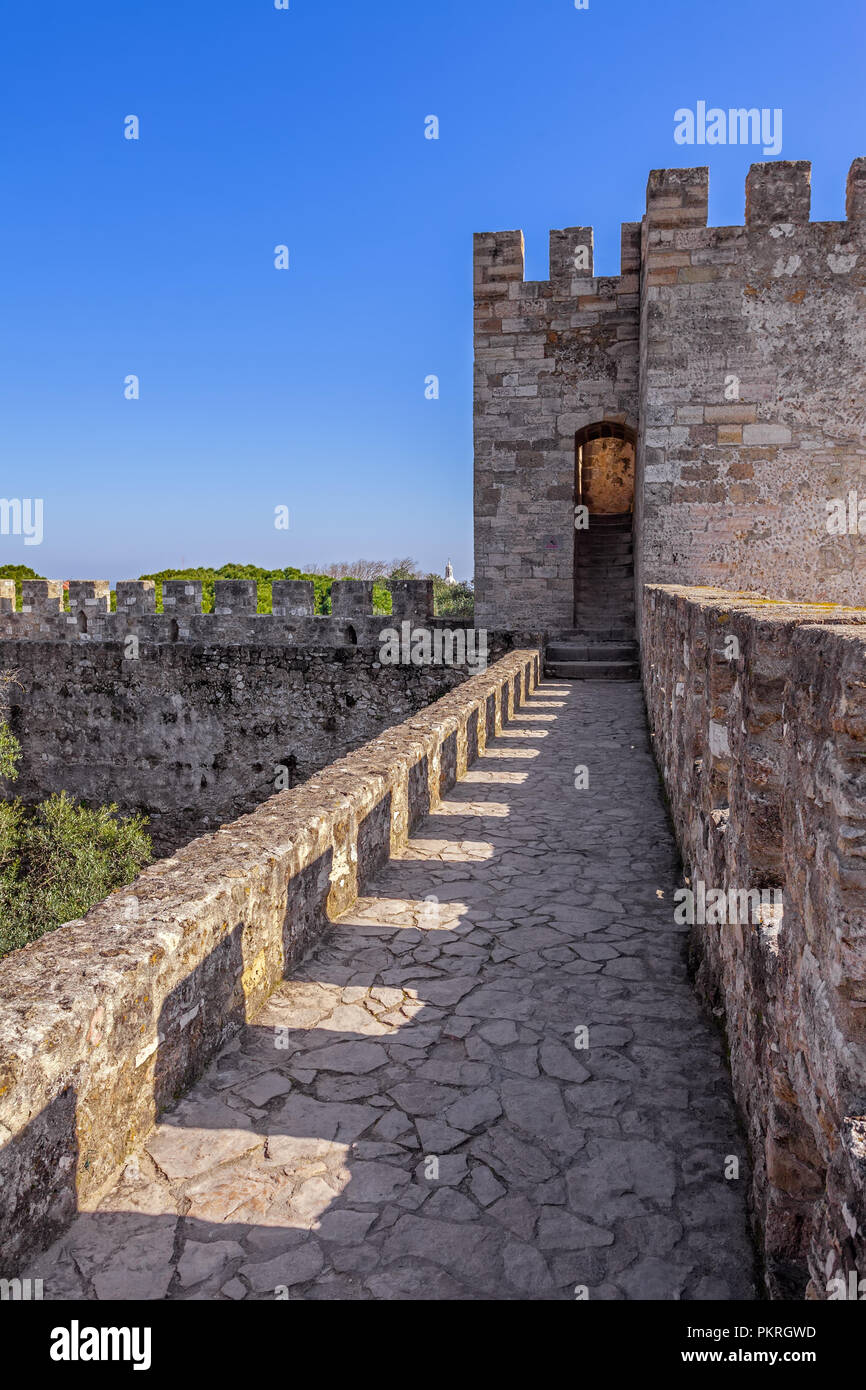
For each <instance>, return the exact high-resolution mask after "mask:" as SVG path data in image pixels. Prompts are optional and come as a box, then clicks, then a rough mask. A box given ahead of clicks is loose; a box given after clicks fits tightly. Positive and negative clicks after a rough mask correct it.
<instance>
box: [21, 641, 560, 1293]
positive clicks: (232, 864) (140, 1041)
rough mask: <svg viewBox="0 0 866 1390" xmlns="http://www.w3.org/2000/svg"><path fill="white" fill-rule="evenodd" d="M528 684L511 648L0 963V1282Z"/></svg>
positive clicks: (82, 1196)
mask: <svg viewBox="0 0 866 1390" xmlns="http://www.w3.org/2000/svg"><path fill="white" fill-rule="evenodd" d="M538 676H539V653H538V652H537V651H534V650H523V651H517V652H513V653H511V654H510V655H508V656H506V657H504V658H503V659H502V660H500V661H498V662H497V663H496V664H495V665H493V666H491V667H489V668H488V669H487V670H486V671H484V672H483V673H482V674H479V675H477V676H474V677H472V678H470V679H469V680H467V681H465V682H464V683H463V684H461V685H460V686H459V688H458V689H456V690H454V691H452V692H451V693H450V694H448V695H446V696H445V697H444V698H443V699H440V700H438V701H437V702H436V703H435V704H433V705H431V706H429V707H428V708H427V709H426V710H424V711H423V712H422V713H420V714H418V715H416V716H415V717H413V718H412V719H410V720H408V721H407V722H406V723H404V724H400V725H397V726H395V727H394V728H391V729H389V730H387V731H386V732H385V733H383V734H382V735H381V736H380V737H378V738H376V739H374V740H373V741H372V742H370V743H367V744H365V745H364V746H363V747H362V748H359V749H358V750H357V751H356V752H353V753H350V754H349V755H348V756H347V757H345V758H342V759H341V760H340V761H338V762H334V763H332V764H330V765H329V766H328V767H326V768H325V769H324V770H323V771H322V772H320V773H318V774H316V775H315V776H313V777H312V778H310V780H309V781H307V782H305V783H304V784H303V785H302V786H300V787H298V788H296V789H294V790H292V791H285V792H281V793H280V794H279V795H277V796H273V797H271V798H270V799H269V800H268V801H266V802H264V803H263V805H261V806H260V807H259V808H258V809H257V810H255V811H254V812H252V814H250V815H247V816H243V817H242V818H241V819H239V820H236V821H234V822H233V823H232V824H230V825H226V826H223V827H222V828H221V829H220V830H218V831H217V832H216V833H215V834H212V835H206V836H203V837H202V838H200V839H197V840H193V841H192V842H191V843H190V844H188V845H186V846H185V847H184V848H183V849H182V850H180V851H178V853H177V854H175V855H174V857H173V858H171V859H166V860H162V861H160V862H158V863H156V864H153V865H151V866H150V867H149V868H147V869H146V870H145V871H144V872H143V873H142V874H141V875H140V876H139V877H138V878H137V879H136V880H135V882H134V883H133V884H131V885H130V886H129V887H128V888H125V889H122V890H119V891H118V892H116V893H114V894H112V895H111V896H110V897H108V898H106V899H105V900H104V901H103V902H101V903H99V904H97V906H95V907H94V908H92V909H91V910H90V912H88V914H87V916H86V917H84V918H82V919H81V920H80V921H77V922H70V923H68V924H67V925H66V926H64V927H61V928H59V929H58V930H57V931H54V932H51V933H49V934H48V935H46V936H44V937H42V938H41V939H40V940H39V941H37V942H35V943H34V944H33V945H32V946H28V947H26V948H24V949H23V950H21V951H17V952H15V953H14V954H13V955H11V956H8V957H7V958H6V959H5V960H3V961H2V962H0V1146H2V1147H0V1275H6V1276H8V1275H10V1274H14V1273H15V1268H16V1267H17V1266H18V1265H20V1263H21V1262H22V1260H23V1259H24V1258H26V1257H27V1256H28V1255H30V1254H32V1253H33V1252H36V1251H38V1250H39V1249H42V1248H44V1246H45V1245H46V1244H48V1243H49V1242H50V1241H51V1240H52V1239H54V1238H55V1237H56V1235H57V1234H58V1233H59V1232H60V1231H62V1230H63V1228H64V1227H65V1226H66V1225H67V1224H68V1223H69V1221H70V1220H71V1219H72V1217H73V1216H74V1215H75V1212H76V1210H77V1209H78V1208H79V1206H80V1205H81V1204H82V1203H87V1204H92V1202H93V1201H94V1200H95V1199H96V1198H98V1195H99V1193H100V1192H101V1191H103V1190H105V1189H106V1187H107V1186H109V1185H110V1184H111V1183H112V1182H113V1181H114V1179H115V1177H116V1175H117V1173H118V1171H119V1169H120V1167H121V1165H122V1164H123V1162H124V1160H125V1159H126V1157H127V1156H128V1155H129V1154H130V1152H131V1151H132V1150H133V1149H134V1148H135V1147H136V1146H137V1145H138V1144H139V1143H140V1141H141V1139H142V1138H143V1137H144V1136H145V1135H146V1134H147V1132H148V1130H149V1129H150V1128H151V1127H152V1125H153V1124H154V1121H155V1119H156V1117H157V1115H158V1114H159V1112H160V1110H161V1109H163V1108H164V1107H165V1106H166V1105H167V1104H169V1103H170V1102H171V1101H173V1099H174V1098H175V1097H176V1096H178V1095H179V1094H180V1093H182V1092H183V1091H184V1090H185V1089H186V1088H187V1087H188V1086H189V1085H190V1084H191V1082H192V1081H193V1080H194V1079H195V1078H196V1077H198V1076H199V1075H200V1074H201V1073H202V1072H203V1070H204V1069H205V1067H206V1066H207V1064H208V1063H209V1061H210V1060H211V1058H213V1056H214V1055H215V1054H216V1052H217V1051H218V1050H219V1049H220V1047H221V1046H223V1044H224V1043H225V1042H226V1040H227V1039H228V1038H229V1037H230V1036H231V1035H232V1034H233V1033H234V1032H235V1031H237V1030H238V1029H240V1028H241V1027H242V1026H243V1024H244V1023H245V1022H246V1021H247V1020H249V1019H251V1018H252V1017H253V1016H254V1015H255V1013H256V1012H257V1010H258V1009H259V1008H260V1007H261V1005H262V1004H263V1003H264V1002H265V1000H266V999H267V997H268V995H269V994H270V992H271V991H272V990H273V989H274V988H276V986H277V985H278V984H279V983H280V981H281V980H282V979H283V978H284V976H285V974H286V971H287V969H288V968H289V967H290V966H291V964H292V963H293V962H294V961H296V960H297V959H298V958H299V956H300V955H302V954H303V953H304V952H305V951H306V950H308V949H309V947H310V946H311V945H312V944H313V942H314V941H315V940H316V938H317V936H318V935H319V933H320V932H321V931H322V930H323V929H324V927H325V926H326V924H327V923H328V921H330V920H332V919H333V918H335V917H337V916H338V915H339V914H340V913H342V912H345V911H347V910H348V909H349V908H350V907H351V905H352V903H353V902H354V900H355V898H356V896H357V894H358V892H359V891H361V889H362V887H363V885H364V883H365V881H366V880H368V879H369V877H370V876H371V875H372V874H373V873H374V872H375V871H376V870H377V869H378V868H379V866H380V865H381V864H382V863H384V862H385V860H386V859H387V858H388V856H389V855H390V854H391V853H393V852H394V851H396V850H398V849H399V848H400V847H401V846H403V845H405V844H406V841H407V838H408V836H409V833H410V829H411V827H412V826H413V825H414V824H415V823H416V822H417V821H419V820H420V819H421V818H422V817H424V816H425V815H426V814H427V813H428V812H429V811H430V810H431V809H433V808H435V806H436V805H437V803H438V802H439V799H440V797H441V796H442V795H443V793H444V792H445V791H447V789H448V788H450V787H451V786H452V785H453V784H454V782H455V781H456V780H457V779H458V778H459V777H460V776H461V775H462V774H463V773H464V771H465V770H466V768H467V767H468V765H469V764H470V763H472V762H473V761H474V760H475V758H476V757H477V756H478V755H479V753H481V752H482V751H483V749H484V747H485V744H486V742H487V740H488V739H489V738H490V737H491V736H492V735H493V734H494V733H495V732H496V731H497V730H498V729H499V728H500V727H501V726H502V724H503V723H505V722H507V720H508V719H509V717H510V716H511V715H512V713H513V712H514V709H515V707H516V706H517V705H519V704H520V703H521V702H522V701H523V700H524V699H525V698H526V696H527V695H528V694H529V693H530V692H531V690H533V689H534V687H535V685H536V683H537V681H538Z"/></svg>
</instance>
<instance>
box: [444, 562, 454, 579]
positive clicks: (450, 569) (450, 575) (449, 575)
mask: <svg viewBox="0 0 866 1390" xmlns="http://www.w3.org/2000/svg"><path fill="white" fill-rule="evenodd" d="M445 583H446V584H456V583H457V580H456V579H455V578H454V566H453V565H452V563H451V561H450V560H446V561H445Z"/></svg>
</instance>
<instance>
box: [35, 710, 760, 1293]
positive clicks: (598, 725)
mask: <svg viewBox="0 0 866 1390" xmlns="http://www.w3.org/2000/svg"><path fill="white" fill-rule="evenodd" d="M578 764H582V765H585V766H586V767H588V769H589V787H588V788H587V789H584V790H577V789H576V788H575V786H574V781H575V776H574V769H575V767H576V765H578ZM676 873H677V854H676V849H675V845H674V842H673V839H672V836H671V831H670V827H669V824H668V821H667V818H666V815H665V811H664V808H663V806H662V802H661V798H660V795H659V789H658V780H657V775H656V771H655V765H654V762H653V759H652V756H651V754H650V749H649V743H648V735H647V730H646V723H645V717H644V711H643V704H642V697H641V692H640V688H639V686H637V685H636V684H619V683H611V684H605V683H577V684H567V685H557V684H555V683H551V682H546V683H544V684H542V686H540V687H539V689H538V691H537V692H536V694H535V695H534V696H533V697H532V698H531V699H530V701H529V702H528V704H527V706H526V707H525V708H524V709H523V710H522V711H521V712H520V714H519V716H518V717H517V718H515V719H514V720H513V721H512V722H511V723H510V724H509V726H508V728H507V729H506V730H504V731H503V734H502V736H500V737H497V738H496V739H495V740H494V741H493V742H492V743H491V745H490V747H489V748H488V750H487V752H486V754H485V755H484V756H483V757H482V758H481V759H479V760H478V761H477V762H476V763H475V764H474V765H473V767H472V768H471V769H470V770H469V772H468V773H467V774H466V776H465V777H464V778H463V779H462V781H461V782H459V783H458V784H457V786H456V787H454V788H453V789H452V790H451V792H449V794H448V796H447V799H446V801H445V803H444V804H443V805H442V806H441V807H440V808H439V809H438V810H437V812H436V813H435V814H434V815H431V816H430V817H428V819H427V820H426V821H425V822H424V824H423V825H422V826H420V827H419V829H418V833H417V834H416V835H415V836H414V837H413V838H412V840H411V841H410V843H409V845H408V846H407V848H406V849H405V851H404V852H403V853H402V855H401V856H400V857H399V858H396V859H392V860H391V861H390V863H389V864H388V865H387V866H386V867H385V869H384V870H383V871H382V873H381V874H380V876H379V879H378V881H377V882H376V883H375V884H374V885H372V886H371V887H370V888H369V889H368V891H367V893H366V894H365V896H364V898H362V899H360V900H359V901H358V902H357V903H356V905H355V907H354V909H353V910H352V911H351V912H350V913H347V914H345V915H344V916H343V917H342V918H340V919H339V920H338V921H337V922H335V923H334V924H333V926H332V928H331V929H330V930H329V932H328V934H327V936H326V937H325V938H324V939H323V940H322V941H321V942H320V945H319V947H318V949H317V951H316V952H315V954H314V955H312V956H311V957H310V958H309V959H308V960H307V961H306V962H304V963H303V964H302V965H301V966H300V967H299V968H298V969H297V970H296V971H295V972H294V976H293V978H292V979H291V980H287V981H286V983H285V984H284V985H283V986H282V987H281V988H280V989H278V990H277V991H276V992H275V993H274V994H273V995H272V996H271V998H270V999H269V1001H268V1003H267V1004H266V1006H265V1007H264V1009H262V1010H261V1012H260V1013H259V1014H258V1015H257V1017H256V1019H255V1021H254V1022H253V1023H252V1024H251V1025H250V1026H248V1027H247V1028H246V1030H245V1031H244V1033H243V1034H242V1036H241V1037H240V1038H239V1039H237V1040H236V1041H235V1042H233V1043H232V1044H231V1045H230V1046H228V1047H227V1048H226V1049H225V1051H224V1052H223V1053H222V1054H221V1055H220V1056H219V1057H218V1058H217V1060H216V1061H215V1062H214V1064H213V1065H212V1067H211V1068H210V1070H209V1071H208V1072H207V1074H206V1075H205V1077H204V1078H203V1079H202V1080H201V1081H200V1082H199V1083H198V1084H197V1085H196V1086H195V1087H194V1088H193V1089H192V1090H191V1091H190V1092H189V1094H188V1095H187V1096H185V1097H184V1098H183V1099H182V1100H181V1101H180V1102H179V1103H178V1104H177V1105H176V1106H175V1108H174V1109H173V1110H172V1111H171V1112H169V1113H166V1114H165V1115H164V1117H163V1121H162V1122H161V1123H160V1124H159V1125H158V1126H157V1127H156V1128H155V1130H154V1131H153V1132H152V1133H151V1135H150V1136H149V1138H148V1139H147V1141H146V1143H145V1144H144V1146H143V1148H142V1150H141V1151H140V1153H138V1154H137V1155H135V1157H134V1158H133V1159H131V1160H130V1162H129V1163H128V1164H127V1167H126V1169H125V1171H124V1174H123V1176H122V1178H121V1180H120V1181H119V1182H118V1184H117V1185H116V1187H115V1188H114V1190H113V1191H112V1192H111V1193H110V1194H109V1195H108V1196H107V1197H106V1198H105V1199H104V1200H103V1201H102V1202H101V1203H100V1205H99V1207H98V1208H97V1209H96V1210H94V1211H87V1212H82V1213H81V1214H80V1215H79V1217H78V1218H77V1219H76V1221H75V1223H74V1224H73V1226H72V1227H71V1228H70V1230H69V1231H68V1232H67V1233H66V1234H65V1235H64V1236H63V1238H62V1239H61V1240H59V1241H58V1242H56V1243H55V1245H54V1246H52V1248H51V1249H50V1250H49V1251H48V1252H46V1253H45V1254H44V1255H42V1256H40V1257H39V1258H38V1259H37V1260H35V1261H34V1262H33V1264H32V1266H31V1268H30V1270H29V1271H27V1272H28V1273H29V1274H30V1276H31V1277H39V1278H42V1279H43V1281H44V1290H45V1297H46V1299H70V1298H87V1299H109V1298H124V1299H164V1298H168V1299H186V1298H193V1299H212V1298H225V1299H229V1300H233V1301H237V1300H243V1299H273V1298H275V1297H281V1298H303V1299H412V1300H427V1299H504V1300H509V1299H569V1300H571V1299H574V1298H576V1297H589V1298H590V1299H748V1298H753V1297H755V1291H754V1282H753V1250H752V1246H751V1243H750V1239H749V1235H748V1231H747V1219H746V1209H745V1193H746V1190H747V1182H748V1174H747V1165H746V1158H745V1153H744V1146H743V1141H742V1138H741V1136H740V1133H739V1131H738V1128H737V1125H736V1121H735V1116H734V1110H733V1103H732V1098H731V1089H730V1083H729V1078H728V1074H727V1072H726V1069H725V1065H724V1061H723V1056H722V1050H721V1046H720V1042H719V1039H718V1037H717V1034H716V1032H715V1030H714V1028H713V1026H712V1023H711V1022H710V1021H709V1020H708V1019H707V1017H706V1016H705V1015H704V1014H703V1013H702V1011H701V1009H700V1006H699V1004H698V1002H697V1000H696V998H695V996H694V994H693V992H692V989H691V986H690V984H689V981H688V978H687V973H686V966H685V957H684V945H685V943H684V936H683V933H684V930H685V929H684V928H680V927H677V926H675V925H674V923H673V890H674V888H675V886H676V882H677V880H676ZM576 1043H578V1044H579V1046H575V1044H576ZM584 1044H586V1045H584ZM730 1155H734V1156H736V1157H737V1158H738V1159H739V1164H740V1170H739V1171H740V1176H739V1178H738V1179H737V1180H729V1179H727V1178H726V1176H725V1170H726V1162H727V1160H728V1157H729V1156H730Z"/></svg>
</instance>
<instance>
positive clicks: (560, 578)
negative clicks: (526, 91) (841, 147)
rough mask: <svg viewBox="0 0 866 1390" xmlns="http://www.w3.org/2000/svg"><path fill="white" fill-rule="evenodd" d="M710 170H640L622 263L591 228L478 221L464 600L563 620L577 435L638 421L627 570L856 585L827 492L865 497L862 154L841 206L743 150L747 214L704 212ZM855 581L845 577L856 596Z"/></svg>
mask: <svg viewBox="0 0 866 1390" xmlns="http://www.w3.org/2000/svg"><path fill="white" fill-rule="evenodd" d="M708 207H709V169H708V168H707V167H698V168H685V169H654V170H652V172H651V173H650V175H649V178H648V181H647V186H646V203H645V211H644V214H643V216H642V218H641V221H640V222H627V223H623V224H622V237H621V259H620V273H619V275H609V276H599V275H596V274H595V270H596V267H595V265H594V258H593V230H592V228H591V227H588V226H573V227H566V228H563V229H561V230H555V231H552V232H551V233H550V262H549V272H548V279H546V280H527V279H526V278H525V259H524V242H523V234H522V232H520V231H504V232H485V233H482V234H480V235H478V236H476V238H475V560H476V575H475V579H476V586H475V592H476V618H477V621H478V622H479V623H481V624H484V625H486V626H488V627H500V626H502V627H504V626H510V625H514V626H519V627H526V628H535V627H538V626H546V627H547V628H548V629H550V630H556V629H559V630H561V631H568V630H569V629H571V628H572V626H573V624H574V622H575V614H576V613H577V606H576V602H575V592H576V589H575V586H576V577H575V568H576V558H575V557H576V546H575V532H574V524H573V508H574V505H575V499H576V484H575V478H576V467H577V465H576V450H577V448H578V447H579V444H580V441H581V440H583V439H585V438H586V437H587V435H586V431H587V430H593V429H596V428H598V427H601V428H602V429H606V430H608V431H609V432H610V431H614V432H615V431H620V432H621V434H622V436H623V437H625V438H626V439H634V440H636V459H635V472H634V476H635V494H634V534H635V547H634V552H635V573H636V578H637V582H638V586H640V584H641V583H643V582H649V581H657V582H665V583H669V582H687V583H691V584H703V583H712V584H729V585H730V586H731V587H732V588H736V589H749V590H755V591H758V592H766V593H771V594H779V593H782V594H784V595H785V596H787V597H792V598H802V599H806V600H808V599H814V598H816V597H820V598H821V599H823V600H825V601H830V602H845V601H849V602H850V601H851V599H852V597H854V598H856V600H857V601H859V602H866V563H864V560H863V557H862V554H861V553H860V552H859V551H858V552H857V553H854V551H853V549H852V544H853V543H852V542H850V541H849V542H846V543H842V542H838V541H835V540H833V539H831V538H829V537H828V533H827V529H826V525H825V519H826V515H827V502H828V499H832V498H839V497H841V496H843V495H846V494H847V493H848V492H850V491H852V490H853V491H857V492H858V494H859V495H866V465H864V457H866V436H864V417H863V409H862V401H863V398H864V395H866V335H864V332H863V302H864V292H866V159H864V158H858V159H855V160H854V161H853V163H852V164H851V167H850V170H849V173H848V178H847V184H846V218H845V219H844V220H840V221H823V222H821V221H818V222H813V221H811V220H810V212H811V165H810V164H809V163H808V161H805V160H777V161H771V162H767V163H757V164H753V165H752V166H751V168H750V170H749V173H748V176H747V178H746V186H745V204H744V221H743V222H742V223H741V224H739V225H734V226H708ZM852 581H853V593H852Z"/></svg>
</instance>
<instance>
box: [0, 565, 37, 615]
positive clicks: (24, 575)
mask: <svg viewBox="0 0 866 1390" xmlns="http://www.w3.org/2000/svg"><path fill="white" fill-rule="evenodd" d="M41 578H42V575H41V574H37V573H36V571H35V570H32V569H31V568H30V566H29V565H0V579H14V580H15V607H16V608H17V609H18V610H19V611H20V609H21V580H22V579H41Z"/></svg>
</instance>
